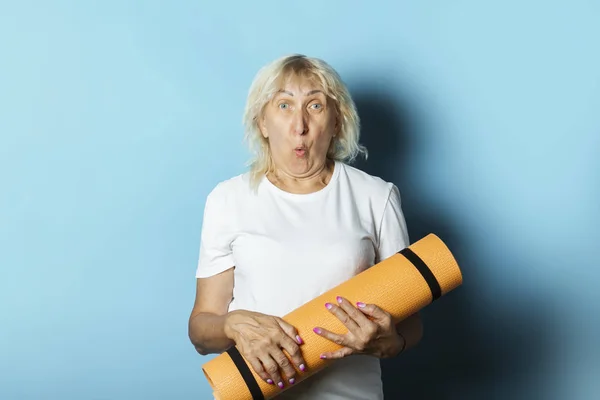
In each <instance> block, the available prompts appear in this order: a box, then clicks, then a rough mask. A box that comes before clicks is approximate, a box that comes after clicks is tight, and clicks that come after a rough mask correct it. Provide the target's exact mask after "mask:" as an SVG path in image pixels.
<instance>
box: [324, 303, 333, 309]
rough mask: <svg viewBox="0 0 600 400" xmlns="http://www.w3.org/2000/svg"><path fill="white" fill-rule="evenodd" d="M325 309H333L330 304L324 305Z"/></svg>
mask: <svg viewBox="0 0 600 400" xmlns="http://www.w3.org/2000/svg"><path fill="white" fill-rule="evenodd" d="M325 307H326V308H327V309H328V310H331V307H333V306H332V305H331V304H330V303H325Z"/></svg>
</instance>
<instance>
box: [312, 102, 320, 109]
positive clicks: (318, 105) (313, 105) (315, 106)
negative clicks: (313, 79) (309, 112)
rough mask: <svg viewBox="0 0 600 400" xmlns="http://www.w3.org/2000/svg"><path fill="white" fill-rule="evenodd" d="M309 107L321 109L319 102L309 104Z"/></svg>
mask: <svg viewBox="0 0 600 400" xmlns="http://www.w3.org/2000/svg"><path fill="white" fill-rule="evenodd" d="M311 107H312V108H313V109H315V110H320V109H321V105H320V104H319V103H315V104H311Z"/></svg>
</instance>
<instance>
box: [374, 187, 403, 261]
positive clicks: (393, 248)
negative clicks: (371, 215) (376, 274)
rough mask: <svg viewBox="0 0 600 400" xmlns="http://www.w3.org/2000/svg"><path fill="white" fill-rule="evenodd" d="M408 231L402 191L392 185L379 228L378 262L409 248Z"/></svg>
mask: <svg viewBox="0 0 600 400" xmlns="http://www.w3.org/2000/svg"><path fill="white" fill-rule="evenodd" d="M409 244H410V243H409V237H408V229H407V227H406V220H405V218H404V213H403V212H402V203H401V199H400V191H399V190H398V187H397V186H396V185H392V186H391V188H390V192H389V194H388V199H387V202H386V205H385V208H384V210H383V215H382V218H381V225H380V228H379V245H378V260H377V262H380V261H383V260H385V259H386V258H389V257H391V256H393V255H394V254H395V253H397V252H398V251H400V250H402V249H404V248H405V247H408V246H409Z"/></svg>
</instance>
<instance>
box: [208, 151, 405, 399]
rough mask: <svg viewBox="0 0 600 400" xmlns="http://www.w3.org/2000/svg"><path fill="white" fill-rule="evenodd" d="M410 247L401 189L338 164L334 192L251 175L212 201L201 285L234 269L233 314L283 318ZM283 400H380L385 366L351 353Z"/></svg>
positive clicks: (222, 186)
mask: <svg viewBox="0 0 600 400" xmlns="http://www.w3.org/2000/svg"><path fill="white" fill-rule="evenodd" d="M408 245H409V238H408V233H407V229H406V223H405V219H404V215H403V213H402V210H401V203H400V194H399V191H398V188H397V187H396V186H395V185H393V184H392V183H388V182H385V181H384V180H382V179H380V178H378V177H374V176H371V175H368V174H366V173H365V172H363V171H361V170H359V169H357V168H354V167H352V166H349V165H346V164H344V163H342V162H336V163H335V167H334V171H333V175H332V177H331V179H330V181H329V183H328V184H327V186H326V187H325V188H323V189H321V190H319V191H318V192H314V193H310V194H292V193H289V192H285V191H283V190H281V189H279V188H277V187H276V186H275V185H273V184H272V183H271V182H270V181H269V180H268V179H266V178H263V180H262V181H261V183H260V186H259V187H258V191H257V192H256V193H255V192H253V191H252V189H251V188H250V186H249V180H248V174H247V173H246V174H241V175H238V176H236V177H233V178H231V179H228V180H225V181H222V182H220V183H219V184H218V185H217V186H216V187H215V188H214V189H213V190H212V191H211V193H210V194H209V195H208V197H207V201H206V205H205V211H204V220H203V225H202V234H201V243H200V254H199V260H198V266H197V271H196V277H197V278H201V277H209V276H212V275H214V274H217V273H219V272H222V271H224V270H226V269H229V268H231V267H232V266H235V269H234V280H235V283H234V289H233V296H234V298H233V300H232V302H231V304H230V307H229V310H230V311H232V310H236V309H246V310H251V311H256V312H261V313H265V314H270V315H275V316H279V317H283V316H284V315H285V314H287V313H289V312H290V311H293V310H294V309H296V308H297V307H299V306H300V305H302V304H304V303H306V302H307V301H309V300H311V299H313V298H315V297H317V296H319V295H320V294H322V293H323V292H325V291H327V290H329V289H331V288H332V287H334V286H336V285H338V284H340V283H342V282H343V281H346V280H347V279H349V278H351V277H352V276H354V275H355V274H357V273H359V272H361V271H362V270H364V269H366V268H369V267H370V266H372V265H374V264H376V263H377V262H379V261H380V260H383V259H385V258H388V257H390V256H391V255H393V254H394V253H396V252H398V251H399V250H401V249H403V248H405V247H407V246H408ZM278 398H281V399H282V400H284V399H296V400H305V399H311V400H313V399H319V400H337V399H339V400H341V399H344V400H353V399H356V400H359V399H360V400H366V399H368V400H376V399H382V398H383V393H382V381H381V370H380V362H379V360H378V359H377V358H375V357H370V356H365V355H353V356H350V357H347V358H344V359H341V360H337V361H336V363H334V364H333V365H331V366H330V367H328V368H327V369H325V370H323V371H321V372H319V373H318V374H315V375H313V376H312V377H310V378H308V379H306V380H305V381H303V382H300V383H297V384H295V385H292V387H289V388H288V389H287V390H286V391H285V392H284V393H283V394H282V395H281V396H280V397H278Z"/></svg>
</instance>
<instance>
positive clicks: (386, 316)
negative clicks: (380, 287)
mask: <svg viewBox="0 0 600 400" xmlns="http://www.w3.org/2000/svg"><path fill="white" fill-rule="evenodd" d="M356 306H357V307H358V309H359V310H360V311H362V312H363V313H364V314H366V315H368V316H370V317H373V318H374V319H375V320H377V321H379V322H386V321H388V320H391V315H390V313H388V312H387V311H385V310H383V309H381V308H380V307H378V306H376V305H375V304H365V303H363V302H360V301H359V302H357V303H356Z"/></svg>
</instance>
